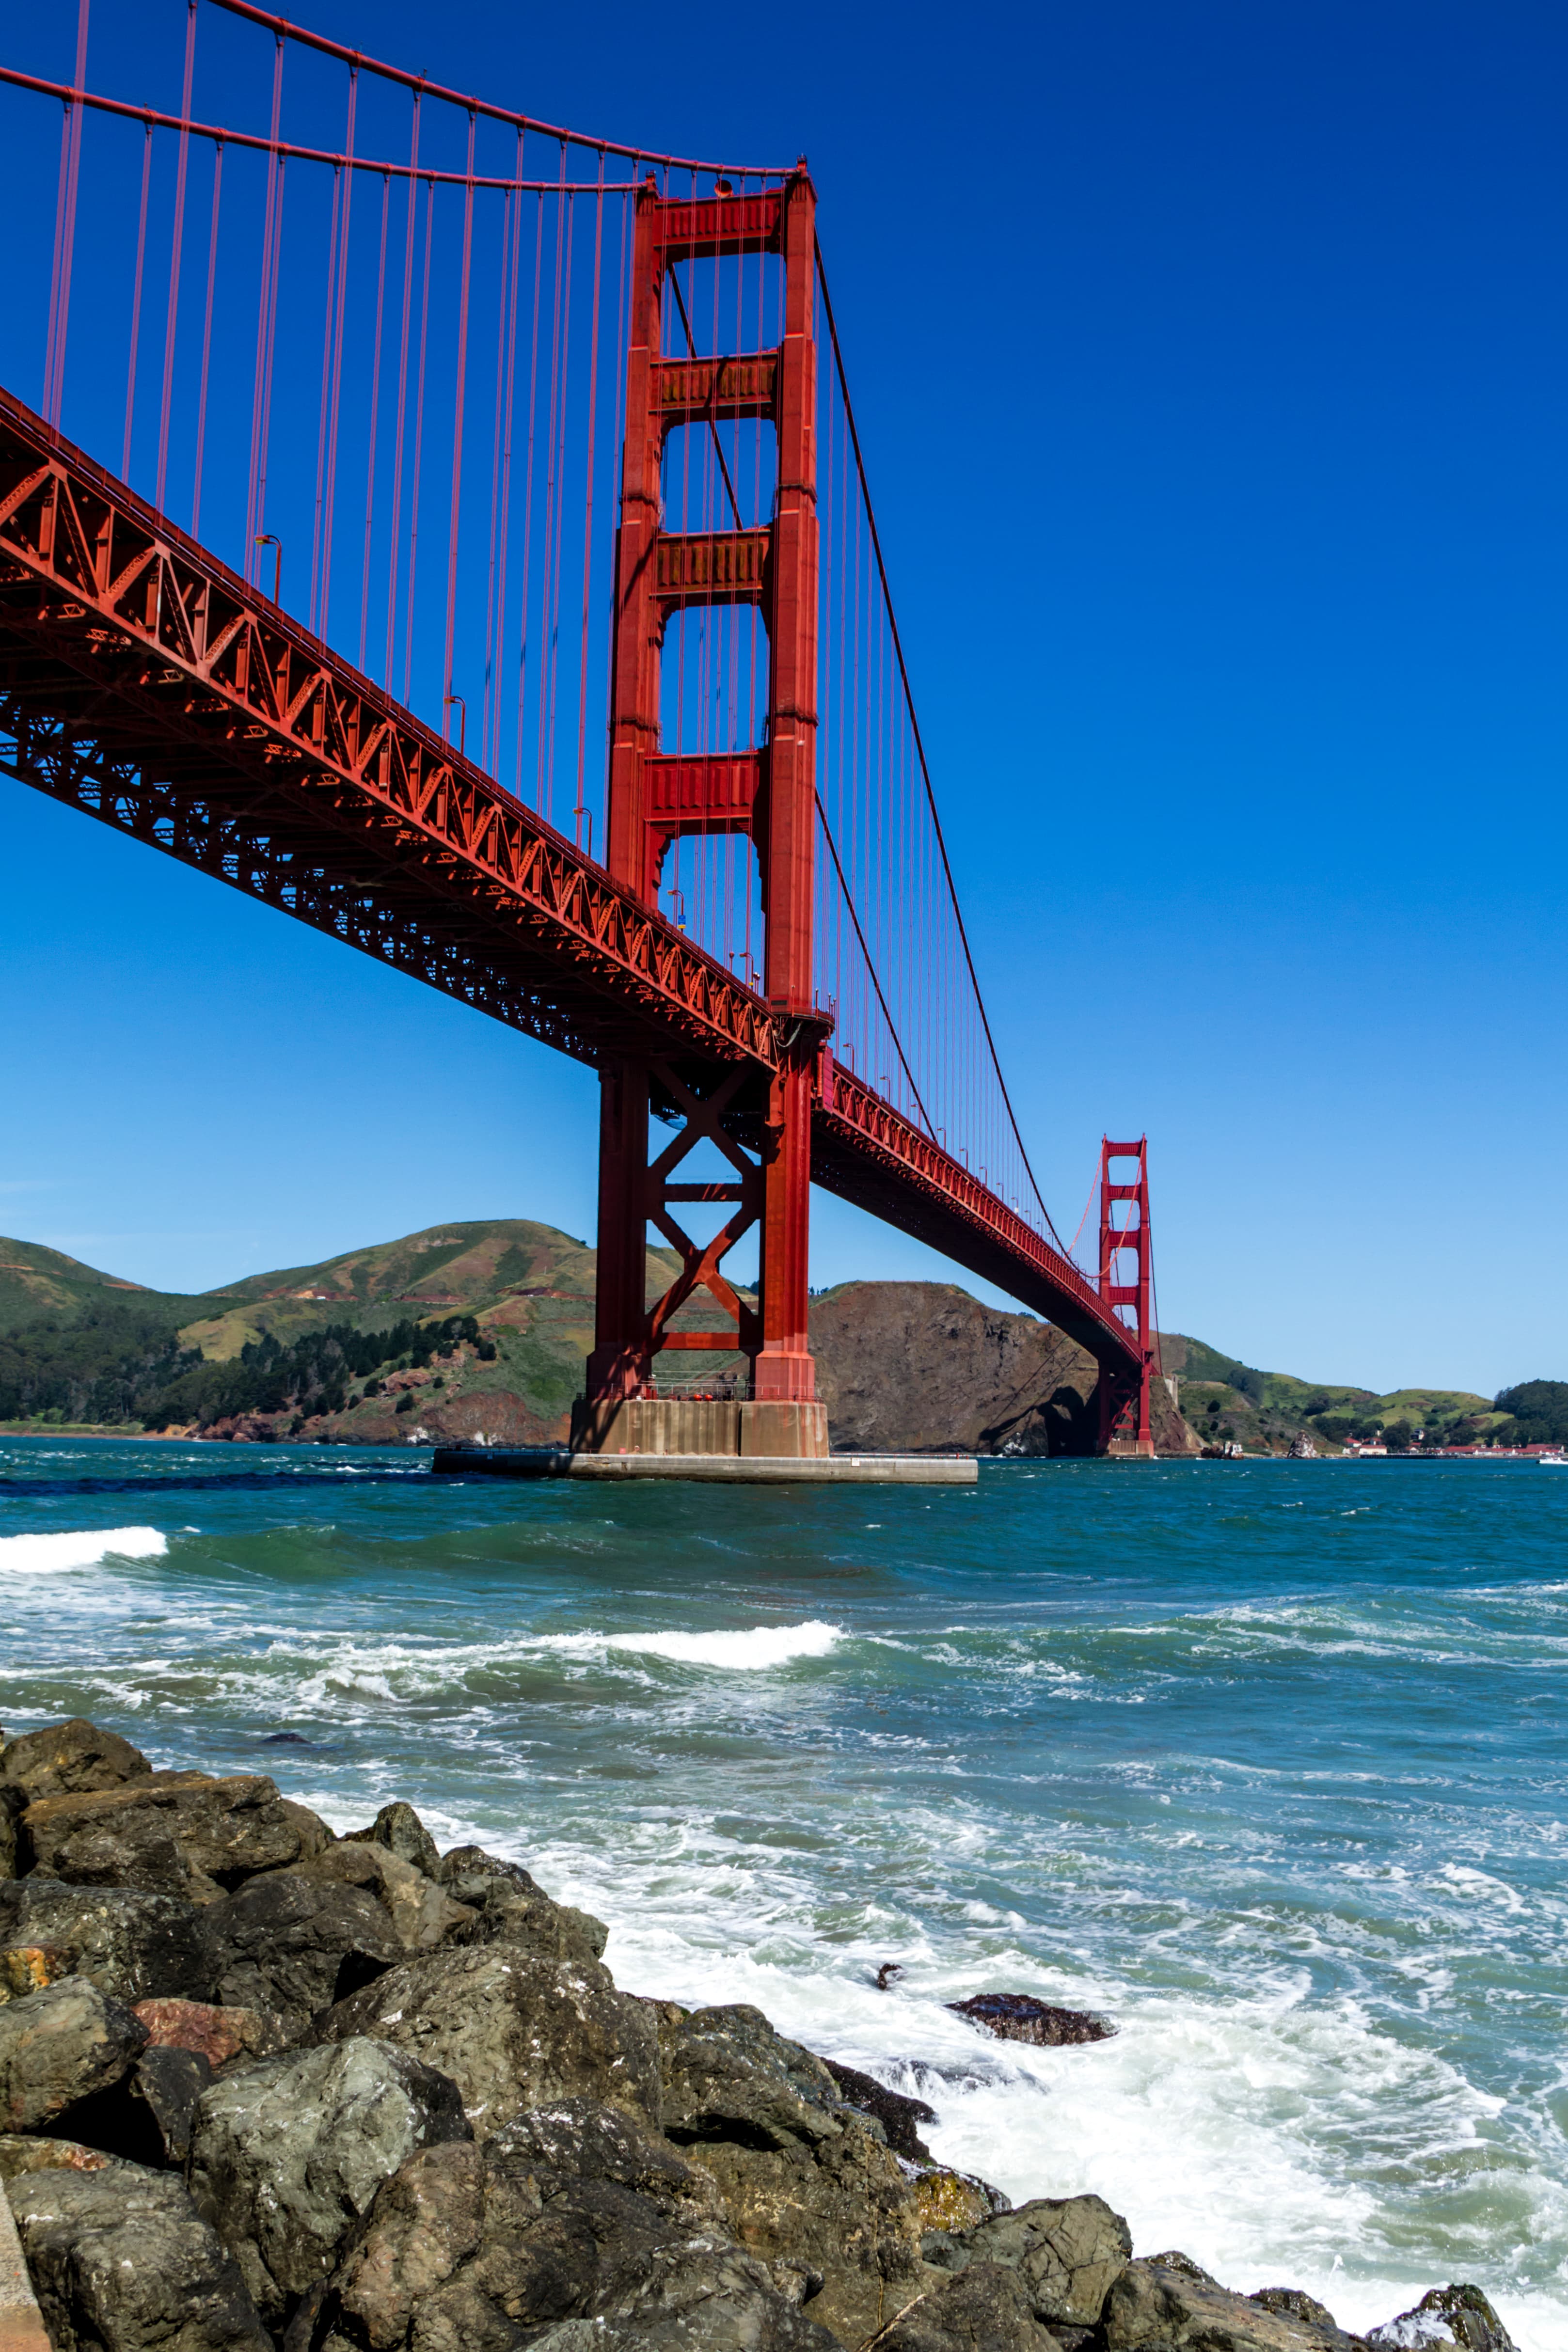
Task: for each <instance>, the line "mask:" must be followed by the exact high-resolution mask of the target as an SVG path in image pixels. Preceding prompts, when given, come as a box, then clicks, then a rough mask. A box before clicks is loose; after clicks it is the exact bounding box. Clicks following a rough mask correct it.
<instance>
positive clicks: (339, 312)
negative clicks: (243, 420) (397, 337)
mask: <svg viewBox="0 0 1568 2352" xmlns="http://www.w3.org/2000/svg"><path fill="white" fill-rule="evenodd" d="M358 101H359V68H358V67H357V66H351V67H350V68H349V121H348V144H347V147H346V149H345V151H344V152H345V153H346V155H347V158H348V163H349V168H348V169H347V170H345V172H344V173H343V203H342V219H341V221H340V223H339V226H338V287H337V303H336V310H335V316H334V317H333V320H332V389H331V401H330V403H329V406H328V413H327V487H326V508H325V512H324V514H323V516H322V519H321V620H320V623H319V626H320V629H321V635H322V636H325V635H326V634H327V608H328V604H329V601H330V599H331V593H332V520H333V517H334V516H335V514H336V512H337V503H338V405H339V402H340V399H341V397H342V383H343V310H344V305H345V300H346V298H347V294H348V284H349V215H350V213H351V212H352V210H353V193H354V173H353V152H354V114H355V110H356V108H357V105H358Z"/></svg>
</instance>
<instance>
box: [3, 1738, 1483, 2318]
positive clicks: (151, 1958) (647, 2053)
mask: <svg viewBox="0 0 1568 2352" xmlns="http://www.w3.org/2000/svg"><path fill="white" fill-rule="evenodd" d="M12 1759H15V1762H16V1769H17V1773H18V1775H19V1776H21V1777H20V1778H18V1779H16V1780H10V1781H7V1780H5V1779H4V1778H3V1777H0V1790H7V1789H8V1790H10V1791H11V1794H12V1795H13V1797H15V1798H16V1799H17V1800H19V1807H18V1805H17V1804H12V1805H11V1807H10V1811H9V1812H7V1813H6V1814H5V1818H6V1819H7V1820H9V1819H12V1818H16V1820H17V1821H18V1822H19V1826H20V1831H21V1834H20V1835H19V1837H18V1839H17V1841H16V1853H15V1854H14V1855H11V1854H10V1852H9V1849H8V1848H5V1847H0V1858H4V1867H5V1868H8V1869H10V1870H12V1871H15V1870H16V1869H17V1868H20V1870H21V1871H22V1873H23V1874H22V1875H21V1876H20V1877H12V1878H7V1879H4V1880H0V2183H3V2184H4V2190H3V2193H4V2194H5V2196H6V2197H7V2198H8V2200H9V2202H10V2206H11V2210H12V2211H13V2213H14V2215H15V2217H16V2225H17V2229H18V2231H19V2234H20V2238H21V2242H22V2246H23V2249H24V2251H25V2254H26V2263H27V2268H28V2272H29V2274H30V2276H31V2280H32V2284H33V2288H34V2291H35V2293H36V2294H37V2298H38V2302H39V2304H40V2306H41V2308H42V2312H43V2315H44V2317H45V2319H46V2321H47V2327H48V2331H49V2336H50V2340H51V2342H52V2344H53V2346H54V2347H55V2352H279V2347H280V2352H1368V2347H1376V2352H1423V2347H1437V2352H1445V2347H1451V2348H1452V2352H1513V2347H1512V2346H1511V2345H1510V2340H1509V2336H1508V2333H1507V2330H1506V2329H1505V2328H1504V2327H1503V2326H1502V2324H1501V2322H1500V2320H1499V2319H1498V2316H1497V2315H1496V2313H1495V2312H1494V2311H1493V2310H1492V2308H1491V2305H1489V2303H1488V2301H1487V2299H1486V2297H1485V2295H1484V2294H1482V2293H1481V2292H1480V2290H1479V2288H1477V2287H1474V2286H1468V2285H1451V2286H1446V2287H1440V2288H1435V2289H1434V2290H1433V2292H1432V2293H1431V2294H1428V2295H1426V2297H1425V2299H1424V2300H1423V2301H1422V2302H1421V2303H1420V2304H1418V2305H1416V2306H1415V2309H1414V2310H1412V2311H1409V2312H1405V2313H1402V2314H1401V2315H1399V2316H1398V2317H1397V2318H1396V2319H1394V2320H1391V2321H1390V2322H1389V2323H1388V2324H1387V2326H1384V2327H1381V2328H1375V2329H1373V2331H1372V2333H1371V2335H1370V2336H1368V2337H1367V2338H1365V2339H1364V2340H1363V2339H1359V2338H1355V2337H1352V2336H1347V2335H1346V2334H1345V2333H1344V2332H1343V2331H1342V2329H1340V2328H1339V2326H1337V2325H1336V2323H1335V2321H1334V2319H1333V2317H1332V2315H1331V2313H1330V2312H1329V2311H1328V2310H1327V2309H1325V2307H1324V2306H1323V2305H1321V2303H1318V2302H1317V2301H1316V2300H1315V2299H1314V2298H1313V2297H1312V2296H1310V2294H1306V2293H1305V2292H1304V2291H1302V2290H1301V2289H1300V2288H1295V2287H1289V2286H1282V2287H1267V2288H1264V2289H1262V2290H1260V2291H1259V2292H1258V2294H1253V2295H1250V2296H1244V2295H1240V2294H1234V2293H1232V2292H1231V2291H1230V2290H1229V2289H1227V2288H1226V2287H1224V2286H1222V2285H1220V2284H1219V2283H1218V2282H1217V2281H1216V2280H1215V2279H1212V2278H1210V2277H1209V2275H1208V2274H1207V2273H1206V2272H1205V2271H1204V2270H1203V2269H1202V2268H1201V2267H1200V2266H1199V2265H1198V2264H1197V2263H1194V2262H1193V2261H1192V2260H1190V2258H1189V2257H1187V2256H1186V2255H1184V2254H1182V2253H1178V2252H1165V2253H1162V2254H1158V2255H1155V2256H1152V2257H1144V2258H1142V2259H1139V2260H1134V2259H1133V2255H1132V2242H1131V2235H1130V2233H1129V2231H1128V2228H1127V2224H1126V2223H1125V2221H1123V2220H1122V2219H1121V2216H1120V2215H1119V2214H1117V2213H1115V2212H1113V2211H1112V2210H1111V2208H1110V2206H1109V2205H1107V2204H1106V2203H1105V2202H1104V2201H1103V2200H1102V2199H1100V2198H1098V2197H1081V2196H1080V2197H1064V2198H1051V2197H1038V2198H1035V2199H1033V2200H1030V2202H1029V2203H1027V2204H1026V2205H1022V2206H1020V2207H1018V2208H1017V2210H1011V2209H1010V2208H1009V2206H1008V2203H1007V2200H1006V2199H1005V2197H1003V2196H1002V2195H1001V2194H1000V2192H999V2191H997V2190H995V2189H988V2188H987V2187H986V2185H985V2183H984V2182H983V2181H978V2180H974V2179H970V2178H969V2177H968V2176H966V2175H964V2174H961V2173H957V2172H953V2171H951V2170H949V2169H947V2168H945V2167H943V2166H942V2165H940V2164H938V2163H935V2162H933V2161H932V2159H931V2154H930V2151H929V2149H928V2147H927V2146H926V2143H925V2141H924V2139H923V2138H922V2137H921V2130H920V2128H919V2127H921V2126H931V2125H934V2124H936V2123H937V2122H939V2121H940V2116H939V2114H938V2112H937V2111H936V2110H934V2109H933V2108H931V2107H930V2106H928V2105H926V2104H925V2103H924V2102H923V2101H922V2100H919V2099H912V2098H909V2097H907V2096H905V2095H902V2094H900V2093H898V2092H894V2091H891V2090H889V2089H888V2088H887V2087H886V2085H884V2084H880V2083H879V2082H878V2081H877V2080H876V2079H875V2077H874V2076H871V2075H868V2074H863V2073H861V2072H860V2071H859V2070H858V2069H857V2068H855V2067H852V2066H847V2065H845V2064H843V2063H840V2062H838V2061H837V2060H834V2061H829V2060H825V2059H823V2058H820V2057H818V2056H817V2055H816V2053H814V2052H812V2051H809V2050H807V2049H805V2048H804V2047H803V2046H802V2044H801V2043H799V2042H792V2041H790V2040H789V2039H788V2038H787V2037H786V2036H784V2034H781V2033H779V2032H775V2030H774V2028H773V2026H772V2025H771V2024H770V2023H769V2022H768V2020H767V2019H766V2018H765V2017H764V2016H763V2013H762V2011H760V2010H757V2009H752V2008H751V2007H749V2006H747V2005H745V2004H743V2003H735V2004H732V2005H729V2006H721V2007H715V2008H710V2009H701V2010H696V2011H688V2010H685V2009H683V2008H681V2007H680V2006H679V2004H678V2003H676V2002H673V2001H658V2000H646V1999H641V1998H638V1997H637V1996H634V1995H632V1994H628V1993H625V1992H622V1991H621V1990H619V1989H618V1988H617V1987H616V1983H615V1980H614V1979H613V1978H612V1977H611V1975H610V1973H609V1971H608V1970H607V1969H605V1967H604V1965H603V1961H602V1958H601V1955H602V1954H603V1951H604V1948H605V1927H604V1926H603V1924H602V1923H601V1922H600V1921H598V1920H596V1919H594V1918H592V1917H590V1916H589V1915H588V1914H587V1913H585V1912H581V1911H576V1910H574V1909H573V1908H572V1907H571V1906H569V1905H565V1904H560V1903H556V1902H555V1901H553V1900H552V1897H551V1896H550V1895H548V1894H546V1893H545V1891H544V1890H543V1889H542V1887H541V1886H539V1885H538V1884H537V1883H536V1881H535V1880H534V1879H532V1878H531V1876H530V1875H529V1874H528V1872H527V1871H525V1870H523V1869H521V1867H520V1866H519V1865H518V1864H515V1863H509V1862H505V1861H502V1860H500V1859H499V1858H498V1857H497V1856H495V1855H492V1854H488V1853H485V1852H484V1851H483V1850H482V1848H479V1847H478V1846H465V1847H459V1848H458V1849H457V1850H456V1851H454V1852H452V1853H447V1854H446V1855H442V1854H441V1853H439V1852H438V1851H437V1847H436V1845H435V1843H434V1841H433V1840H432V1839H431V1838H430V1836H429V1834H428V1832H426V1829H425V1827H424V1825H423V1823H422V1822H420V1821H419V1819H418V1816H417V1815H416V1813H415V1812H414V1811H412V1809H411V1808H410V1807H408V1806H407V1805H405V1804H395V1805H389V1806H386V1807H384V1808H383V1810H382V1811H381V1812H380V1813H379V1814H378V1815H377V1817H376V1820H375V1822H374V1823H373V1824H372V1826H371V1827H370V1828H369V1829H368V1830H364V1831H361V1832H355V1833H353V1834H352V1835H350V1836H348V1837H344V1838H335V1837H334V1836H333V1834H332V1832H331V1830H330V1829H328V1827H327V1826H326V1824H325V1823H324V1822H321V1821H319V1820H318V1818H317V1817H316V1815H315V1814H313V1813H310V1811H307V1809H306V1808H305V1807H303V1806H300V1805H296V1804H293V1803H291V1802H290V1801H289V1799H287V1798H286V1797H283V1796H281V1795H280V1794H279V1790H278V1789H277V1788H276V1786H275V1785H274V1784H273V1782H272V1781H270V1780H264V1779H262V1778H260V1777H259V1776H254V1775H245V1776H229V1777H227V1778H223V1779H213V1778H209V1777H208V1776H206V1775H205V1774H200V1773H180V1774H176V1773H163V1772H157V1771H154V1770H153V1768H152V1767H151V1766H150V1765H149V1764H148V1762H147V1759H145V1758H144V1757H142V1756H141V1755H140V1754H139V1753H138V1751H137V1750H135V1749H134V1748H131V1747H130V1746H129V1743H128V1742H125V1741H122V1740H119V1739H117V1738H116V1737H115V1736H114V1735H113V1734H111V1733H105V1732H100V1731H99V1730H97V1729H96V1728H95V1727H93V1726H92V1725H90V1724H83V1723H72V1724H67V1725H56V1726H51V1727H47V1730H45V1731H43V1732H38V1733H32V1734H28V1735H27V1736H26V1738H24V1739H23V1740H19V1741H13V1742H12V1744H11V1746H10V1747H9V1748H6V1749H5V1751H4V1753H3V1755H0V1776H3V1775H4V1773H5V1771H6V1770H7V1769H8V1768H9V1765H10V1763H11V1761H12ZM887 1973H889V1974H890V1973H891V1969H890V1968H889V1971H888V1972H887ZM132 2000H133V2002H134V2006H132ZM954 2006H955V2007H956V2008H957V2009H958V2010H959V2011H961V2012H962V2013H963V2014H965V2015H967V2016H970V2017H972V2018H973V2020H974V2021H975V2022H976V2023H978V2024H982V2025H984V2026H987V2027H989V2028H990V2030H992V2031H994V2032H1002V2033H1004V2034H1005V2035H1008V2034H1010V2035H1012V2036H1014V2037H1015V2038H1022V2039H1024V2040H1026V2041H1029V2042H1035V2043H1037V2044H1045V2045H1047V2046H1049V2045H1052V2044H1060V2043H1062V2042H1089V2041H1092V2040H1095V2039H1099V2038H1101V2037H1102V2036H1103V2034H1104V2033H1105V2032H1108V2031H1109V2030H1110V2029H1109V2028H1107V2027H1106V2026H1105V2024H1104V2022H1103V2021H1101V2020H1099V2019H1096V2018H1092V2017H1089V2016H1088V2015H1087V2014H1086V2013H1085V2012H1081V2011H1067V2010H1058V2009H1055V2008H1053V2007H1052V2006H1051V2005H1050V2004H1048V2003H1046V2002H1042V2001H1038V2000H1035V1999H1034V1998H1033V1996H1031V1995H1027V1994H982V1995H978V1996H974V1997H973V1998H972V1999H971V2000H967V2001H961V2002H958V2003H955V2004H954ZM1070 2063H1075V2064H1076V2063H1084V2064H1089V2065H1092V2064H1093V2063H1095V2062H1094V2060H1093V2059H1092V2057H1088V2056H1086V2057H1085V2058H1084V2059H1083V2060H1082V2061H1081V2062H1079V2061H1076V2060H1075V2061H1072V2062H1070ZM1045 2185H1047V2186H1048V2184H1045Z"/></svg>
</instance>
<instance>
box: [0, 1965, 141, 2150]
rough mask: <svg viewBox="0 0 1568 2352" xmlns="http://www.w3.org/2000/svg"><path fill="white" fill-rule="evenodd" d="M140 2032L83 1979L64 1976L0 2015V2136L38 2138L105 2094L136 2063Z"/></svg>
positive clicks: (134, 2022) (124, 2012)
mask: <svg viewBox="0 0 1568 2352" xmlns="http://www.w3.org/2000/svg"><path fill="white" fill-rule="evenodd" d="M146 2043H147V2029H146V2027H145V2026H144V2025H143V2024H142V2021H141V2019H140V2018H138V2017H133V2016H132V2013H131V2011H129V2010H128V2009H124V2008H122V2007H121V2004H120V2002H119V2001H116V2000H109V1999H108V1998H107V1996H106V1995H104V1994H103V1993H100V1991H99V1990H98V1987H97V1986H96V1985H93V1984H89V1982H88V1981H87V1979H86V1978H85V1977H67V1978H66V1979H65V1980H64V1981H63V1982H62V1983H60V1984H55V1985H46V1986H45V1988H44V1989H43V1990H42V1991H41V1992H33V1993H28V1994H27V1995H26V1998H25V1999H24V2000H13V2001H7V2002H6V2004H5V2007H4V2008H3V2009H0V2131H7V2132H18V2131H21V2132H26V2131H42V2130H43V2129H45V2128H46V2126H48V2125H49V2124H52V2123H54V2122H55V2121H56V2120H57V2118H58V2117H59V2116H64V2115H65V2114H66V2112H67V2110H68V2109H69V2108H72V2107H74V2106H76V2105H78V2104H79V2102H80V2101H82V2100H84V2099H90V2098H91V2097H93V2096H94V2095H95V2094H98V2093H100V2092H105V2091H109V2090H110V2089H112V2087H113V2086H114V2084H117V2083H118V2082H120V2080H121V2077H122V2076H123V2075H124V2074H126V2073H127V2072H128V2071H129V2069H130V2067H131V2065H132V2063H133V2062H134V2060H135V2059H137V2058H138V2057H140V2055H141V2053H142V2050H143V2049H144V2048H145V2047H146Z"/></svg>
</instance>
